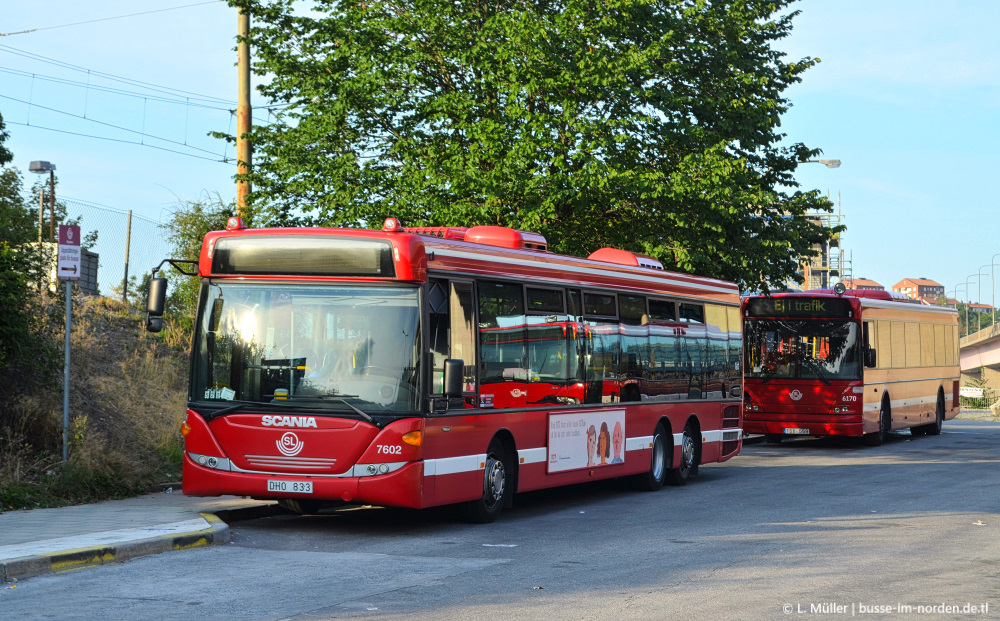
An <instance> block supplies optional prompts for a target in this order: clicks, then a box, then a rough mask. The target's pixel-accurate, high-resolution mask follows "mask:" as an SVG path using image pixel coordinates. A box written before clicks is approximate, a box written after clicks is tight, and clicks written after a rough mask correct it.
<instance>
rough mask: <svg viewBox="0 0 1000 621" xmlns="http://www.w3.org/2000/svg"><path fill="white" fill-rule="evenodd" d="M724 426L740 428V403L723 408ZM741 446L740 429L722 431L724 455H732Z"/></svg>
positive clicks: (725, 427)
mask: <svg viewBox="0 0 1000 621" xmlns="http://www.w3.org/2000/svg"><path fill="white" fill-rule="evenodd" d="M722 428H723V429H724V430H725V429H739V428H740V406H738V405H727V406H726V407H725V408H723V410H722ZM739 447H740V433H739V431H723V432H722V455H723V457H724V456H726V455H731V454H732V453H735V452H736V451H737V449H739Z"/></svg>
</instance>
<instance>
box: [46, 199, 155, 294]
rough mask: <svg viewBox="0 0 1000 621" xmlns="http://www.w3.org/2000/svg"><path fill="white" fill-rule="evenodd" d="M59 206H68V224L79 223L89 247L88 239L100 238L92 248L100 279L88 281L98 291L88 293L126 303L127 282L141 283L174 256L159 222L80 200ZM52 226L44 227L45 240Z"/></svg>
mask: <svg viewBox="0 0 1000 621" xmlns="http://www.w3.org/2000/svg"><path fill="white" fill-rule="evenodd" d="M59 202H60V203H62V204H64V205H65V207H66V218H67V219H68V220H77V219H79V223H80V235H81V237H82V239H83V240H84V245H85V246H87V241H88V236H90V237H91V238H92V237H93V234H94V233H96V234H97V240H96V242H94V243H93V244H91V245H90V246H89V248H88V250H89V251H90V252H91V253H93V254H94V255H96V257H93V258H91V259H90V263H92V264H94V266H95V267H96V278H93V277H92V278H91V279H89V280H88V282H93V281H96V291H93V290H88V289H90V288H89V287H85V289H84V290H86V291H87V292H88V293H91V294H94V295H102V296H105V297H112V298H117V299H123V297H124V294H125V293H126V290H125V289H124V288H123V283H125V281H126V278H128V279H130V280H131V279H133V278H134V279H135V280H134V282H135V283H141V281H142V279H143V278H144V277H145V276H146V275H147V274H149V272H150V271H152V269H153V268H154V267H156V266H157V265H159V264H160V261H162V260H163V259H166V258H168V257H169V256H170V244H169V243H167V241H166V239H165V237H166V233H167V232H166V231H165V230H164V229H163V227H162V226H161V225H160V223H159V222H156V221H154V220H151V219H149V218H145V217H143V216H139V215H136V214H134V213H132V212H130V211H122V210H118V209H112V208H110V207H101V206H98V205H92V204H88V203H85V202H82V201H79V200H73V199H69V200H67V199H59ZM48 224H49V223H48V222H45V223H44V225H43V234H44V237H45V239H48V234H49V231H48ZM85 259H86V256H85ZM84 275H85V276H86V272H85V273H84ZM81 284H85V283H81ZM132 286H133V285H132V284H129V285H128V290H127V293H128V295H129V297H130V298H132V297H134V295H135V293H136V292H135V291H134V290H132Z"/></svg>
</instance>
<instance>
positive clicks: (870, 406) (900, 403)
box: [865, 395, 937, 412]
mask: <svg viewBox="0 0 1000 621" xmlns="http://www.w3.org/2000/svg"><path fill="white" fill-rule="evenodd" d="M928 403H933V404H935V405H936V404H937V395H934V396H933V397H914V398H911V399H893V400H891V401H889V407H890V408H905V407H909V406H913V405H926V404H928ZM881 408H882V403H881V402H879V403H866V404H865V412H878V411H879V410H880V409H881Z"/></svg>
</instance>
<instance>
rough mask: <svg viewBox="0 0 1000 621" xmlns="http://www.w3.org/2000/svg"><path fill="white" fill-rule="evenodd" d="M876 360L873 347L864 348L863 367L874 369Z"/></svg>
mask: <svg viewBox="0 0 1000 621" xmlns="http://www.w3.org/2000/svg"><path fill="white" fill-rule="evenodd" d="M876 361H877V357H876V355H875V348H874V347H869V348H867V349H865V367H866V368H869V369H874V368H875V364H876Z"/></svg>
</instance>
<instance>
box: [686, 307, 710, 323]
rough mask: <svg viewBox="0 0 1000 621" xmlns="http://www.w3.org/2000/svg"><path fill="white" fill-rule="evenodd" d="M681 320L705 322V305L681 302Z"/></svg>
mask: <svg viewBox="0 0 1000 621" xmlns="http://www.w3.org/2000/svg"><path fill="white" fill-rule="evenodd" d="M680 310H681V321H682V322H684V323H705V307H704V306H702V305H701V304H688V303H681V308H680Z"/></svg>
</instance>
